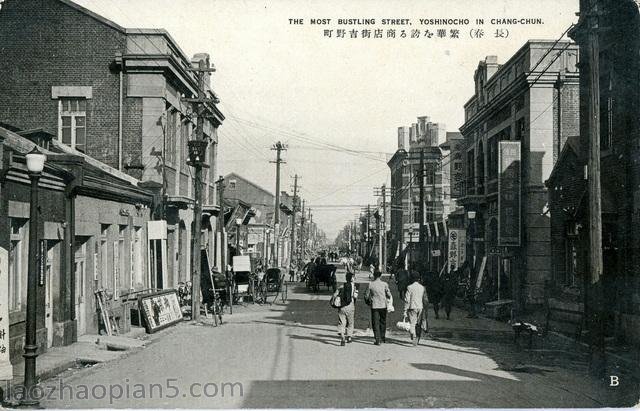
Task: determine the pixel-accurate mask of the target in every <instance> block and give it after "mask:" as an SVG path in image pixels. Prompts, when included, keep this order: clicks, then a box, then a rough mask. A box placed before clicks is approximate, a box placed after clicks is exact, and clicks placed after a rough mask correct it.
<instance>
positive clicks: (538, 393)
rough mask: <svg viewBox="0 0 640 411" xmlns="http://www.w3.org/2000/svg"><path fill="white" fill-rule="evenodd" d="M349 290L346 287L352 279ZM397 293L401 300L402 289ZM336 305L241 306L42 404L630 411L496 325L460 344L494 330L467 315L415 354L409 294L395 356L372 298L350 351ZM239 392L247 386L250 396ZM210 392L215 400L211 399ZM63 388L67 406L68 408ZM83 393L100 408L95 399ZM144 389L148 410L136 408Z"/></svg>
mask: <svg viewBox="0 0 640 411" xmlns="http://www.w3.org/2000/svg"><path fill="white" fill-rule="evenodd" d="M338 281H339V282H342V281H344V272H343V271H339V273H338ZM367 281H368V273H367V272H362V273H359V274H358V276H357V282H358V283H359V284H361V285H360V292H361V295H362V292H363V291H364V289H365V288H366V282H367ZM392 290H394V293H395V287H393V286H392ZM329 297H330V293H329V292H328V291H327V290H326V288H325V287H323V288H321V291H320V292H319V293H318V294H313V293H311V292H308V291H307V290H306V289H305V288H304V285H303V284H301V283H297V284H295V285H293V286H290V288H289V299H288V302H287V303H286V304H282V303H277V304H273V305H264V306H259V305H254V304H251V303H249V304H247V305H246V306H244V307H243V306H236V307H234V314H233V315H225V317H224V320H225V321H226V323H225V324H224V325H223V326H221V327H212V326H209V325H195V324H192V323H187V322H185V323H182V324H179V325H177V326H175V327H173V328H172V329H169V330H165V331H163V333H164V335H163V336H162V338H157V339H156V340H155V341H154V342H153V343H152V344H150V345H149V346H148V347H147V348H145V349H142V350H139V351H135V352H132V353H131V354H130V355H128V356H127V357H124V358H122V359H119V360H116V361H113V362H109V363H104V364H100V365H97V366H94V367H90V368H86V369H82V370H79V371H74V372H70V373H68V374H67V375H62V376H60V377H59V378H60V379H54V380H50V381H48V382H45V383H44V384H43V385H45V386H46V385H49V386H52V387H56V388H55V389H56V390H57V391H56V392H54V393H52V398H51V399H44V400H42V402H41V404H42V405H43V406H45V407H57V408H92V407H113V408H143V407H144V408H156V407H160V408H175V407H180V408H204V407H206V408H238V407H244V408H264V407H273V408H282V407H347V408H349V407H396V408H407V407H506V408H509V407H518V408H521V407H602V406H617V405H627V406H629V405H630V404H629V403H624V404H622V403H621V402H622V399H623V398H627V399H628V396H627V397H625V396H623V395H621V394H622V391H621V390H622V389H623V388H622V387H616V388H608V387H606V386H605V384H604V383H601V382H598V381H596V380H593V379H591V378H590V377H587V376H586V373H585V369H586V363H585V362H584V359H583V358H582V356H580V355H578V354H575V355H572V353H571V352H568V351H557V350H553V349H547V350H539V351H536V352H535V353H532V352H526V351H525V352H523V351H518V350H516V348H515V347H514V345H513V343H512V342H511V341H509V339H508V338H491V337H490V335H491V333H490V331H491V330H486V328H487V326H485V325H481V326H479V327H477V328H483V327H484V328H485V331H488V332H486V333H480V334H478V336H477V338H473V336H471V337H469V336H468V335H467V336H465V335H464V333H456V332H455V330H456V329H458V330H462V329H463V328H464V327H467V326H466V325H464V324H470V322H472V321H485V322H486V321H487V320H469V319H466V318H464V317H465V313H463V312H461V311H455V312H454V315H453V319H452V320H451V321H446V320H434V319H433V311H431V312H430V313H429V315H430V326H431V329H432V331H433V332H434V335H439V333H438V332H437V331H438V330H447V329H452V330H454V331H453V332H451V333H450V335H451V338H443V337H438V338H435V337H434V338H430V339H423V340H422V341H421V345H420V346H419V347H412V346H411V345H410V343H409V338H408V335H406V334H405V333H402V332H400V331H395V323H396V322H397V321H398V320H399V319H400V317H401V315H402V306H401V304H400V300H399V298H398V296H397V294H396V295H395V296H394V297H395V298H394V299H395V307H396V312H395V313H393V314H391V315H390V318H389V319H388V322H387V325H388V327H389V329H390V330H392V331H390V332H389V334H388V337H387V341H388V343H387V344H384V345H382V346H375V345H373V339H372V337H371V335H372V334H371V331H370V330H367V328H369V327H370V325H369V312H368V307H367V306H366V305H365V304H364V302H363V301H362V298H360V300H359V301H358V302H357V308H356V335H357V336H356V338H355V339H354V342H353V343H351V344H347V345H346V346H345V347H341V346H340V345H339V338H338V335H337V332H336V327H335V325H336V323H337V314H336V312H335V310H334V309H332V308H330V307H329V303H328V300H329ZM461 324H463V325H464V327H461V326H460V325H461ZM447 327H449V328H447ZM456 327H457V328H456ZM480 331H482V330H480ZM440 334H441V333H440ZM443 335H447V334H446V333H445V334H443ZM233 383H239V384H241V386H242V387H241V388H242V392H240V385H234V386H231V385H230V384H233ZM137 384H142V385H137ZM149 384H160V385H161V386H162V387H164V388H163V393H162V395H160V393H159V389H157V387H156V389H155V392H154V393H153V394H154V395H153V398H150V393H151V390H150V389H149ZM194 384H195V385H194ZM206 384H209V385H207V387H206V391H207V394H208V395H209V396H208V397H207V396H205V395H204V393H203V391H205V388H204V386H205V385H206ZM62 385H64V386H65V390H66V395H65V398H64V399H60V398H59V397H60V392H59V387H60V386H62ZM83 385H84V386H85V388H84V390H85V391H86V390H88V397H89V398H88V399H83V395H82V393H81V391H82V390H83V388H82V386H83ZM110 385H111V387H110ZM141 387H145V388H141ZM167 387H173V388H167ZM103 389H104V390H106V396H105V398H102V399H98V398H91V397H92V394H91V392H92V390H93V391H94V393H93V394H94V395H93V396H94V397H103V396H104V395H103ZM136 389H137V396H138V397H141V396H143V397H144V398H134V391H136ZM72 390H73V392H72ZM110 391H111V395H110V394H109V392H110ZM143 391H144V392H143ZM232 391H233V392H232ZM85 394H86V392H85ZM223 394H224V396H223ZM70 396H73V399H69V397H70ZM109 396H111V397H112V398H111V401H110V400H109ZM170 396H173V397H175V398H168V397H170ZM117 397H120V398H117Z"/></svg>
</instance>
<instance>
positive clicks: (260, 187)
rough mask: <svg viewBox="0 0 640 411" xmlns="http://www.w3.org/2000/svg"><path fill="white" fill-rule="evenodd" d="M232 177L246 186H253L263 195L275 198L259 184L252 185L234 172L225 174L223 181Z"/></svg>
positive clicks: (251, 182)
mask: <svg viewBox="0 0 640 411" xmlns="http://www.w3.org/2000/svg"><path fill="white" fill-rule="evenodd" d="M232 177H235V178H236V179H239V180H242V181H244V182H245V183H247V184H249V185H251V186H253V187H255V188H257V189H258V190H260V191H262V192H264V193H265V194H268V195H270V196H272V197H274V198H275V194H273V193H272V192H271V191H269V190H267V189H266V188H263V187H262V186H260V185H259V184H257V183H254V182H253V181H251V180H249V179H247V178H246V177H242V176H241V175H240V174H238V173H235V172H232V173H229V174H227V175H226V176H224V179H225V181H226V180H229V179H231V178H232Z"/></svg>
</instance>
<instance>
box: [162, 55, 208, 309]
mask: <svg viewBox="0 0 640 411" xmlns="http://www.w3.org/2000/svg"><path fill="white" fill-rule="evenodd" d="M207 66H208V64H207V65H205V62H204V61H203V60H200V61H199V62H198V67H197V68H195V67H193V68H189V71H193V72H196V76H197V78H198V97H197V98H195V99H183V101H186V102H189V103H193V104H194V105H195V110H194V111H195V113H196V115H197V116H198V117H197V121H196V140H195V141H190V142H189V143H188V144H189V162H190V165H191V166H192V167H193V168H195V173H194V179H193V194H194V204H193V231H192V232H191V239H192V244H193V249H192V250H191V251H192V267H191V319H192V320H198V319H199V318H200V274H201V273H200V271H201V267H200V266H201V264H202V261H201V260H202V257H201V248H202V233H201V232H202V167H203V164H204V162H205V153H206V151H207V146H208V142H207V141H205V139H204V117H205V110H206V108H205V103H207V102H212V103H213V102H214V101H213V99H208V98H206V97H205V90H204V74H205V73H208V72H214V71H215V68H213V67H207ZM169 149H171V148H169Z"/></svg>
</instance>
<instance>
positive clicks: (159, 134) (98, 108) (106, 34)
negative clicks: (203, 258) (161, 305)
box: [0, 0, 224, 288]
mask: <svg viewBox="0 0 640 411" xmlns="http://www.w3.org/2000/svg"><path fill="white" fill-rule="evenodd" d="M0 38H1V39H2V44H0V71H1V72H2V73H3V81H2V82H0V121H2V122H5V123H8V124H11V125H13V126H15V127H17V128H20V129H33V128H37V127H41V128H43V130H44V131H46V132H48V133H50V134H53V135H54V136H55V139H56V140H57V142H59V143H61V144H63V145H64V146H66V147H69V148H70V149H73V150H77V151H79V152H81V153H84V154H86V155H87V156H89V157H91V158H94V159H96V160H98V161H100V162H102V163H104V164H106V165H108V166H110V167H112V168H113V169H115V170H118V171H120V172H123V173H126V174H128V175H130V176H132V177H134V178H135V179H137V180H140V182H141V183H140V184H141V186H143V187H145V188H147V189H152V190H155V192H156V193H157V198H158V200H159V201H156V202H155V204H154V209H153V218H154V219H155V220H159V221H164V223H162V224H160V225H158V227H159V228H160V229H159V230H152V231H151V234H152V236H153V238H151V239H150V240H153V242H152V243H151V244H152V248H153V249H152V252H150V253H148V256H149V258H150V259H151V260H152V261H149V264H148V267H149V269H150V270H152V271H153V272H152V273H151V280H152V282H151V284H150V286H151V287H152V288H167V287H175V286H177V284H178V282H179V281H185V280H186V279H187V278H188V277H189V273H190V272H191V261H190V260H191V259H190V256H191V255H192V253H191V250H190V248H191V241H190V238H191V237H192V235H191V232H192V225H193V221H194V218H203V216H194V215H193V203H194V199H193V192H192V191H193V180H192V176H191V170H190V169H189V165H188V164H187V157H188V153H187V141H188V140H191V139H194V138H195V137H194V129H195V123H196V120H197V116H196V110H194V106H193V104H192V103H190V102H185V100H184V98H195V97H197V96H198V79H197V75H196V72H194V71H193V68H194V67H197V66H198V65H199V64H200V63H201V62H203V63H204V66H205V67H210V66H211V63H210V61H209V56H208V55H207V54H196V55H195V56H194V57H193V59H190V58H189V57H187V56H186V54H185V53H184V52H183V51H182V50H181V49H180V47H179V46H178V44H177V43H176V42H175V40H174V39H173V38H172V37H171V35H170V34H169V33H168V32H167V31H165V30H162V29H154V30H147V29H137V28H125V27H122V26H120V25H118V24H116V23H115V22H113V21H110V20H108V19H106V18H104V17H103V16H100V15H98V14H96V13H94V12H92V11H90V10H88V9H86V8H84V7H82V6H80V5H78V4H76V3H74V2H72V1H70V0H48V1H43V0H9V1H5V2H4V3H3V5H2V8H1V9H0ZM204 84H205V90H204V94H205V97H207V98H208V101H209V102H208V103H206V104H205V112H204V116H205V120H204V136H205V139H206V140H207V141H208V142H209V143H210V144H209V147H208V150H207V154H206V159H207V161H206V162H207V163H208V165H209V168H207V169H205V170H204V173H203V174H204V176H203V188H202V192H203V193H204V210H205V212H206V213H207V215H211V214H212V213H214V212H215V211H216V210H215V209H216V206H215V204H216V195H215V185H214V180H215V176H216V175H217V174H216V163H217V162H216V155H217V153H216V143H217V138H218V137H217V132H216V129H217V127H218V126H220V124H221V123H222V121H223V120H224V116H223V115H222V113H221V112H220V111H219V110H218V108H217V107H216V104H215V102H217V97H216V96H215V94H214V93H213V91H212V89H211V87H210V75H209V74H208V73H206V74H204ZM87 212H89V211H87ZM87 218H89V216H88V215H87ZM203 227H204V234H205V236H204V241H203V244H204V245H205V246H207V247H209V249H210V252H213V250H214V242H213V231H214V230H215V219H207V224H203ZM106 247H107V248H109V249H110V250H111V248H112V247H113V243H112V242H108V244H107V246H106ZM110 252H111V251H110Z"/></svg>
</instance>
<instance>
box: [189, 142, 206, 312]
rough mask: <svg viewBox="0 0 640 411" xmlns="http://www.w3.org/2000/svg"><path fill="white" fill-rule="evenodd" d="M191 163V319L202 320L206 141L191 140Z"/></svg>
mask: <svg viewBox="0 0 640 411" xmlns="http://www.w3.org/2000/svg"><path fill="white" fill-rule="evenodd" d="M187 144H188V147H189V162H188V164H189V165H190V166H192V167H194V168H195V169H196V170H195V178H194V180H193V194H194V195H193V198H194V204H193V232H192V233H191V238H192V240H193V250H192V261H193V264H192V267H191V319H192V320H198V319H199V318H200V269H201V267H200V265H201V264H202V256H201V255H200V253H201V248H202V165H203V163H204V159H205V152H206V150H207V145H208V144H209V143H208V142H207V141H206V140H191V141H189V142H188V143H187Z"/></svg>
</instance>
